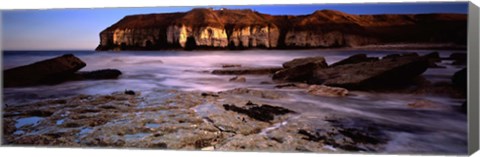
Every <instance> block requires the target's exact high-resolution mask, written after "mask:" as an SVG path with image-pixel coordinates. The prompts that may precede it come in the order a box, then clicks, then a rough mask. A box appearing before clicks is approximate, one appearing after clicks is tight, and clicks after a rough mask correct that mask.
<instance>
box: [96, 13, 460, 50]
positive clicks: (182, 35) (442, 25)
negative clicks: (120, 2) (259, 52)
mask: <svg viewBox="0 0 480 157" xmlns="http://www.w3.org/2000/svg"><path fill="white" fill-rule="evenodd" d="M466 40H467V15H465V14H403V15H391V14H389V15H351V14H347V13H343V12H339V11H334V10H319V11H316V12H314V13H312V14H309V15H301V16H288V15H282V16H272V15H268V14H262V13H259V12H255V11H252V10H226V9H221V10H213V9H192V10H191V11H188V12H184V13H165V14H147V15H131V16H126V17H124V18H123V19H121V20H120V21H118V22H117V23H115V24H113V25H112V26H110V27H108V28H107V29H105V30H104V31H102V32H101V33H100V45H99V46H98V47H97V50H158V49H187V50H191V49H246V48H267V49H286V48H322V47H356V46H363V45H380V44H398V43H402V44H408V43H415V44H447V43H448V44H455V45H466Z"/></svg>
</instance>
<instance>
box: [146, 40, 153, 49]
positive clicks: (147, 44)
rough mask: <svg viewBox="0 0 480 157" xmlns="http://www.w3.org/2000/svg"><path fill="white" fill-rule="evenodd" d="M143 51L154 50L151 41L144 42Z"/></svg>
mask: <svg viewBox="0 0 480 157" xmlns="http://www.w3.org/2000/svg"><path fill="white" fill-rule="evenodd" d="M145 49H147V50H153V49H154V47H153V43H152V41H150V40H147V41H145Z"/></svg>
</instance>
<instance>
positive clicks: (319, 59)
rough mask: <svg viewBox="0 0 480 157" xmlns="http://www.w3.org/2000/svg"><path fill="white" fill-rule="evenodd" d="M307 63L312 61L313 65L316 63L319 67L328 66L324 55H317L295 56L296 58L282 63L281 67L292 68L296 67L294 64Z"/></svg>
mask: <svg viewBox="0 0 480 157" xmlns="http://www.w3.org/2000/svg"><path fill="white" fill-rule="evenodd" d="M309 63H314V64H315V65H318V66H319V67H327V66H328V65H327V62H326V61H325V58H324V57H322V56H317V57H306V58H296V59H293V60H291V61H288V62H285V63H283V67H284V68H286V69H288V68H293V67H296V66H300V65H304V64H309Z"/></svg>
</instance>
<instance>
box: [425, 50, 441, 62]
mask: <svg viewBox="0 0 480 157" xmlns="http://www.w3.org/2000/svg"><path fill="white" fill-rule="evenodd" d="M423 57H425V58H428V60H432V61H434V62H440V61H441V58H440V54H439V53H438V52H432V53H429V54H426V55H424V56H423Z"/></svg>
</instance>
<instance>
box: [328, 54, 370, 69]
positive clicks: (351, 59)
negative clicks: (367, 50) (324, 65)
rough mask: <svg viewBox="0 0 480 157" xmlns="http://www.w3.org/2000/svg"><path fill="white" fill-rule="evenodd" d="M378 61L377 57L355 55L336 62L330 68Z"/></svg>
mask: <svg viewBox="0 0 480 157" xmlns="http://www.w3.org/2000/svg"><path fill="white" fill-rule="evenodd" d="M378 60H379V59H378V58H377V57H367V55H366V54H356V55H353V56H350V57H348V58H346V59H343V60H341V61H338V62H336V63H333V64H332V65H330V66H332V67H333V66H339V65H345V64H355V63H361V62H370V61H378Z"/></svg>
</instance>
